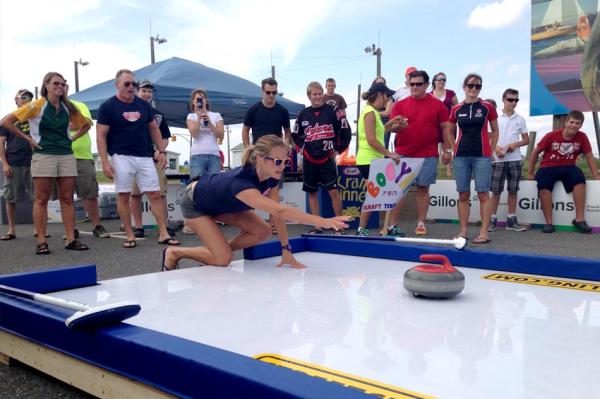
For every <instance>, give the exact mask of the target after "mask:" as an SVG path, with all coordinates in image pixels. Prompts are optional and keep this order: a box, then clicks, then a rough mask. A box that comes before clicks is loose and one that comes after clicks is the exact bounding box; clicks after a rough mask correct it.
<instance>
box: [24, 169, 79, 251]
mask: <svg viewBox="0 0 600 399" xmlns="http://www.w3.org/2000/svg"><path fill="white" fill-rule="evenodd" d="M51 184H52V177H34V178H33V186H34V187H35V199H34V202H33V223H34V224H35V231H36V233H37V242H38V244H41V243H43V242H45V241H46V223H47V221H48V199H49V198H50V187H51ZM71 234H73V233H71Z"/></svg>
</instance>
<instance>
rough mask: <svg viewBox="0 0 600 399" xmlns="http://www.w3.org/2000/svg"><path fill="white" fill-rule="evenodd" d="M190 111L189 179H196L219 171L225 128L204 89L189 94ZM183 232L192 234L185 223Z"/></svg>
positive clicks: (188, 123)
mask: <svg viewBox="0 0 600 399" xmlns="http://www.w3.org/2000/svg"><path fill="white" fill-rule="evenodd" d="M189 108H190V111H191V112H190V113H189V114H188V116H187V120H186V124H187V128H188V130H189V131H190V135H191V136H192V143H191V148H190V157H191V159H190V179H198V178H199V177H200V176H202V175H204V174H206V173H208V174H215V173H219V172H220V171H221V157H220V155H219V144H220V143H221V141H222V140H223V133H224V131H225V128H224V126H223V118H222V117H221V114H219V113H218V112H211V111H210V102H209V101H208V95H207V94H206V92H205V91H204V90H201V89H196V90H194V91H193V92H192V94H191V96H190V103H189ZM183 233H184V234H194V232H193V231H192V230H191V229H190V228H189V227H188V226H187V225H186V226H184V227H183Z"/></svg>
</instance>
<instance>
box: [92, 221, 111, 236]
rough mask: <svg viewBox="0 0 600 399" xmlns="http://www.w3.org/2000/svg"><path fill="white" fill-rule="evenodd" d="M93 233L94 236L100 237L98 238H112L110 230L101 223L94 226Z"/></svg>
mask: <svg viewBox="0 0 600 399" xmlns="http://www.w3.org/2000/svg"><path fill="white" fill-rule="evenodd" d="M92 234H93V235H94V237H98V238H110V233H109V232H108V231H106V229H105V228H104V226H102V225H101V224H99V225H97V226H96V227H94V230H93V231H92Z"/></svg>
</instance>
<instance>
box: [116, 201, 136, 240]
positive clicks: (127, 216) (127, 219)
mask: <svg viewBox="0 0 600 399" xmlns="http://www.w3.org/2000/svg"><path fill="white" fill-rule="evenodd" d="M129 194H130V193H119V194H118V196H117V213H118V214H119V218H121V224H122V225H123V229H125V233H126V234H127V240H128V241H135V235H134V234H133V229H132V228H131V211H130V210H129V196H130V195H129Z"/></svg>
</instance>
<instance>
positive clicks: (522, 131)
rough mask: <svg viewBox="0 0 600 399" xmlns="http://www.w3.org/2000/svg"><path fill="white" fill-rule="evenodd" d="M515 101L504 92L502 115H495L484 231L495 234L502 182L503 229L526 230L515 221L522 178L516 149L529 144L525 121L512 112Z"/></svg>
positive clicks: (511, 93)
mask: <svg viewBox="0 0 600 399" xmlns="http://www.w3.org/2000/svg"><path fill="white" fill-rule="evenodd" d="M518 102H519V92H518V91H517V90H515V89H506V90H504V93H503V94H502V114H501V115H499V116H498V131H499V136H498V144H496V148H495V149H494V150H493V158H492V217H491V219H490V225H489V227H488V231H496V230H497V226H496V223H497V221H498V218H497V216H496V212H497V211H498V205H499V204H500V195H501V194H502V191H504V181H505V180H506V187H507V191H508V215H507V217H506V230H512V231H525V230H527V227H525V226H522V225H520V224H519V222H518V220H517V214H516V210H517V192H518V191H519V181H520V180H521V177H522V171H521V169H522V166H523V161H522V159H521V158H522V157H521V151H520V150H519V148H520V147H522V146H525V145H527V144H529V134H528V131H527V125H526V123H525V118H523V117H522V116H521V115H519V114H518V113H516V112H515V108H516V107H517V103H518Z"/></svg>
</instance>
